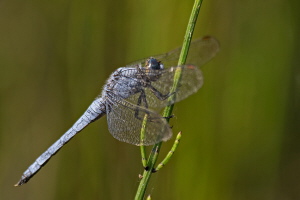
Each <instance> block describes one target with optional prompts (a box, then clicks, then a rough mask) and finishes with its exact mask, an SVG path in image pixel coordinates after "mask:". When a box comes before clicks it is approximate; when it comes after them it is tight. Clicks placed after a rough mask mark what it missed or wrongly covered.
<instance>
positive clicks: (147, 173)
mask: <svg viewBox="0 0 300 200" xmlns="http://www.w3.org/2000/svg"><path fill="white" fill-rule="evenodd" d="M202 1H203V0H195V3H194V6H193V9H192V13H191V16H190V19H189V23H188V26H187V30H186V33H185V36H184V41H183V46H182V49H181V52H180V56H179V60H178V65H183V64H185V61H186V58H187V54H188V50H189V46H190V43H191V40H192V36H193V32H194V28H195V25H196V21H197V17H198V14H199V11H200V8H201V4H202ZM178 69H179V70H176V73H175V76H174V83H173V87H172V90H171V92H172V91H176V89H177V87H178V83H179V81H180V78H181V70H180V68H178ZM173 107H174V105H170V106H167V107H166V108H165V110H164V113H163V116H164V117H169V116H171V115H172V111H173ZM167 121H169V119H168V118H167ZM161 145H162V143H161V142H160V143H158V144H155V145H154V146H153V148H152V151H151V153H150V155H149V158H148V162H147V169H146V170H144V173H143V177H142V179H141V181H140V184H139V187H138V190H137V193H136V196H135V200H142V199H143V198H144V195H145V192H146V189H147V185H148V183H149V180H150V177H151V174H152V172H153V169H154V165H155V163H156V161H157V158H158V154H159V150H160V148H161Z"/></svg>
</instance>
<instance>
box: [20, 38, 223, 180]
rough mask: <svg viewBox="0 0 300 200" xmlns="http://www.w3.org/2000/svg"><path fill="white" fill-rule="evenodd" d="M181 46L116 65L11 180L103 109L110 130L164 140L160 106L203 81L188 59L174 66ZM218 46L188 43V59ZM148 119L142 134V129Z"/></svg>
mask: <svg viewBox="0 0 300 200" xmlns="http://www.w3.org/2000/svg"><path fill="white" fill-rule="evenodd" d="M180 51H181V48H177V49H175V50H173V51H170V52H168V53H165V54H161V55H157V56H153V57H150V58H148V59H142V60H139V61H136V62H134V63H131V64H130V65H127V66H125V67H120V68H118V69H117V70H116V71H114V72H113V73H112V74H111V75H110V77H109V78H108V79H107V81H106V83H105V85H104V87H103V90H102V92H101V94H100V95H99V96H98V97H97V98H96V99H95V100H94V101H93V102H92V103H91V105H90V106H89V107H88V108H87V110H86V111H85V112H84V113H83V115H82V116H81V117H80V118H79V119H78V120H77V121H76V122H75V123H74V125H73V126H72V127H71V128H70V129H69V130H68V131H67V132H65V133H64V134H63V135H62V136H61V137H60V138H59V139H58V140H57V141H56V142H55V143H54V144H53V145H52V146H50V147H49V148H48V149H47V150H46V151H45V152H44V153H43V154H42V155H41V156H39V157H38V158H37V159H36V160H35V161H34V162H33V164H32V165H30V166H29V168H28V169H27V170H26V171H25V172H24V173H23V175H22V177H21V179H20V180H19V182H18V183H16V184H15V186H20V185H23V184H24V183H27V182H28V181H29V180H30V179H31V178H32V177H33V176H34V175H35V174H36V173H37V172H38V171H39V170H40V169H41V168H42V167H43V166H44V165H45V164H46V163H47V162H48V161H49V159H50V158H51V157H52V156H53V155H54V154H56V153H57V152H58V151H59V150H60V149H61V148H62V147H63V145H65V144H66V143H67V142H68V141H69V140H70V139H72V138H73V137H74V136H75V135H76V134H77V133H79V132H80V131H82V130H83V129H84V128H85V127H86V126H87V125H89V124H90V123H92V122H94V121H96V120H97V119H99V118H101V117H103V116H104V115H107V123H108V129H109V132H110V133H111V135H112V136H113V137H114V138H116V139H118V140H120V141H122V142H127V143H129V144H133V145H137V146H140V145H145V146H148V145H153V144H156V143H158V142H162V141H167V140H169V139H170V138H171V136H172V130H171V128H170V126H169V125H168V123H167V120H166V118H165V117H163V116H162V115H160V114H159V111H160V109H162V108H163V107H165V106H167V105H171V104H173V103H175V102H178V101H181V100H183V99H185V98H187V97H188V96H190V95H191V94H193V93H195V92H197V91H198V90H199V88H200V87H201V86H202V84H203V75H202V72H201V70H200V69H199V68H198V67H197V66H195V65H192V64H187V65H182V66H177V61H178V58H179V55H180ZM218 51H219V43H218V41H217V40H216V39H215V38H214V37H211V36H206V37H203V38H200V39H198V40H195V41H193V42H192V43H191V45H190V49H189V55H188V57H187V63H195V64H197V65H198V66H199V67H200V66H202V65H203V64H205V63H206V62H208V61H209V60H210V59H211V58H213V57H214V56H215V55H216V53H217V52H218ZM177 69H180V70H181V71H182V73H181V78H180V82H179V86H178V88H177V89H176V90H175V91H173V92H171V89H172V86H173V81H174V75H175V72H176V70H177ZM144 123H146V128H145V132H144V136H143V137H142V138H141V137H140V134H141V129H142V127H143V124H144Z"/></svg>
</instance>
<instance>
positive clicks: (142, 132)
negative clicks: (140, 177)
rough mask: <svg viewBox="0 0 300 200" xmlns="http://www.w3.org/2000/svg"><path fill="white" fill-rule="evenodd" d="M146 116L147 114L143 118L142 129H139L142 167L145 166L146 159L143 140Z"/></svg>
mask: <svg viewBox="0 0 300 200" xmlns="http://www.w3.org/2000/svg"><path fill="white" fill-rule="evenodd" d="M147 118H148V115H147V114H146V115H145V117H144V120H143V124H142V129H141V146H140V149H141V157H142V164H143V167H144V168H146V167H147V160H146V149H145V146H144V141H145V132H146V126H147Z"/></svg>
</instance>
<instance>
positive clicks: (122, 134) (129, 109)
mask: <svg viewBox="0 0 300 200" xmlns="http://www.w3.org/2000/svg"><path fill="white" fill-rule="evenodd" d="M108 98H109V101H111V102H113V103H108V107H107V110H109V112H108V113H107V123H108V129H109V132H110V133H111V134H112V135H113V137H115V138H116V139H118V140H120V141H122V142H127V143H130V144H134V145H138V146H140V145H145V146H147V145H153V144H156V143H158V142H161V141H167V140H168V139H170V138H171V136H172V130H171V129H170V127H169V125H168V124H167V122H166V120H165V119H164V118H163V117H162V116H161V115H159V114H157V113H155V112H153V111H151V110H148V109H146V108H143V107H140V106H137V105H134V104H132V103H129V102H127V101H126V100H124V99H121V98H120V97H118V96H117V95H115V94H113V93H110V94H109V97H108ZM145 115H146V116H145ZM144 119H145V123H144V126H145V129H144V130H145V132H144V137H143V138H142V137H141V130H142V127H143V121H144Z"/></svg>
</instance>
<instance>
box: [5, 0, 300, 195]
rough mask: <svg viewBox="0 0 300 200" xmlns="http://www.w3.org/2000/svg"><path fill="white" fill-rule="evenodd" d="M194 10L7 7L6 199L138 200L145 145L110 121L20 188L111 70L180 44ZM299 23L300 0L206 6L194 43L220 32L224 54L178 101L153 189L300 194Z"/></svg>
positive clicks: (124, 5)
mask: <svg viewBox="0 0 300 200" xmlns="http://www.w3.org/2000/svg"><path fill="white" fill-rule="evenodd" d="M192 5H193V1H192V0H185V1H175V0H166V1H161V0H153V1H141V0H140V1H138V0H126V1H96V0H86V1H79V0H73V1H68V0H60V1H34V0H33V1H22V0H10V1H8V0H7V1H5V0H4V1H1V2H0V69H1V70H0V93H1V95H0V111H1V112H0V199H3V200H15V199H23V200H27V199H30V200H39V199H43V200H52V199H56V200H60V199H73V200H75V199H78V200H79V199H80V200H81V199H133V197H134V195H135V192H136V189H137V186H138V182H139V180H138V174H139V173H142V172H143V168H142V165H141V161H140V152H139V148H138V147H136V146H133V145H128V144H125V143H121V142H119V141H117V140H115V139H114V138H113V137H112V136H111V135H110V134H109V132H108V130H107V125H106V118H103V119H101V120H99V121H98V122H96V123H93V124H91V125H90V126H89V127H88V128H86V129H85V130H84V131H83V132H82V133H80V134H79V135H77V136H76V137H75V138H74V139H73V140H72V141H71V142H70V143H68V145H66V146H65V147H64V148H63V149H62V150H61V151H60V152H59V153H58V154H57V155H56V156H55V157H54V158H53V159H51V161H50V162H49V163H48V164H47V165H46V166H45V167H44V168H43V169H42V170H41V171H40V172H39V173H38V174H37V175H36V176H35V177H34V178H33V179H32V180H31V181H30V182H29V183H27V184H26V185H24V186H22V187H19V188H15V187H13V184H15V183H16V182H17V181H18V180H19V178H20V177H21V175H22V173H23V172H24V170H25V169H26V168H27V167H28V166H29V165H30V164H31V163H32V162H33V161H34V160H35V159H36V158H37V157H38V156H39V155H40V154H41V153H42V152H44V150H46V149H47V148H48V147H49V146H50V145H51V144H52V143H53V142H55V141H56V140H57V139H58V138H59V137H60V136H61V135H62V134H63V133H64V132H65V131H66V130H67V129H68V128H69V127H70V126H71V125H72V124H73V123H74V122H75V121H76V120H77V118H78V117H79V116H80V115H81V114H82V113H83V112H84V111H85V109H86V108H87V107H88V106H89V104H90V103H91V102H92V100H93V99H94V98H95V97H96V96H97V95H98V94H99V93H100V91H101V89H102V86H103V84H104V83H105V80H106V78H108V76H109V75H110V74H111V73H112V72H113V71H114V70H115V69H117V68H118V67H121V66H124V65H126V64H128V63H130V62H132V61H134V60H137V59H141V58H144V57H148V56H151V55H153V54H154V55H155V54H158V53H164V52H166V51H169V50H172V49H174V48H176V47H178V46H180V45H181V44H182V41H183V36H184V33H185V29H186V25H187V21H188V18H189V15H190V11H191V8H192ZM299 19H300V12H299V1H297V0H290V1H286V0H274V1H233V0H230V1H221V0H216V1H204V2H203V5H202V8H201V11H200V15H199V18H198V23H197V26H196V30H195V34H194V38H198V37H200V36H203V35H207V34H209V35H213V36H215V37H216V38H218V40H219V41H220V44H221V51H220V53H219V54H218V55H217V56H216V57H215V58H214V59H213V60H212V61H211V62H210V63H208V64H207V65H206V66H205V67H204V68H203V73H204V77H205V83H204V86H203V88H202V89H201V90H200V91H199V92H198V93H197V94H195V95H192V96H191V97H190V98H188V99H186V100H184V101H182V102H180V103H178V104H176V106H175V110H174V114H175V116H176V117H175V118H174V119H172V120H171V125H173V131H174V133H176V132H178V131H180V130H181V131H183V138H182V141H181V144H180V146H179V149H178V150H177V152H176V153H175V154H174V157H173V159H172V160H171V161H170V163H169V164H168V165H167V166H166V167H165V168H163V169H162V170H161V171H160V172H158V173H156V174H154V175H153V176H152V179H151V183H150V185H149V187H148V191H147V194H151V195H152V197H153V199H197V200H198V199H205V200H207V199H209V200H214V199H216V200H219V199H222V200H227V199H228V200H231V199H234V200H236V199H264V200H266V199H276V200H277V199H278V200H282V199H284V200H290V199H291V200H292V199H300V181H299V180H300V148H299V142H300V136H299V133H300V131H299V130H300V125H299V122H300V115H299V112H300V67H299V50H300V41H299V32H300V26H299V23H300V20H299ZM171 145H172V141H169V142H166V143H165V144H164V145H163V148H162V153H161V156H160V158H161V157H162V156H163V155H165V153H166V152H167V151H168V150H169V149H170V146H171ZM148 151H149V149H148Z"/></svg>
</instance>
